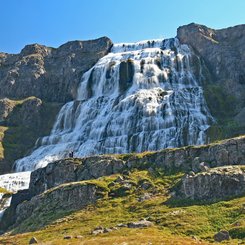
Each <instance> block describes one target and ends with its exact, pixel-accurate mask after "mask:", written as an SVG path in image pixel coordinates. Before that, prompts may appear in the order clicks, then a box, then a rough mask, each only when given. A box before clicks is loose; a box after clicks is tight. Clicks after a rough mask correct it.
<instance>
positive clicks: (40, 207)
mask: <svg viewBox="0 0 245 245" xmlns="http://www.w3.org/2000/svg"><path fill="white" fill-rule="evenodd" d="M102 197H103V188H101V187H98V186H96V185H95V184H89V183H84V182H76V183H69V184H64V185H60V186H59V187H56V188H54V189H51V190H49V191H47V192H44V193H43V194H41V195H38V196H35V197H33V198H32V199H31V200H30V201H26V202H23V203H21V204H19V205H18V206H17V208H16V217H17V219H16V221H15V223H16V224H18V223H21V222H23V220H25V219H27V218H29V217H30V216H32V217H35V215H38V213H39V212H45V213H46V214H48V213H49V212H52V213H53V212H55V211H57V210H64V211H65V212H68V211H71V210H78V209H80V208H82V207H85V206H87V205H88V204H93V203H95V201H96V200H97V199H99V198H102Z"/></svg>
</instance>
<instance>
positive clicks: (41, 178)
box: [29, 156, 125, 196]
mask: <svg viewBox="0 0 245 245" xmlns="http://www.w3.org/2000/svg"><path fill="white" fill-rule="evenodd" d="M124 168H125V162H124V161H122V160H120V159H116V158H115V157H112V156H94V157H87V158H82V159H64V160H59V161H56V162H53V163H50V164H48V165H47V167H45V168H40V169H37V170H35V171H34V172H32V173H31V180H30V188H29V190H30V193H31V195H32V196H34V195H37V194H39V193H42V192H44V191H45V190H47V189H50V188H52V187H55V186H58V185H60V184H63V183H68V182H75V181H81V180H89V179H97V178H99V177H102V176H108V175H112V174H115V173H120V172H122V171H123V169H124Z"/></svg>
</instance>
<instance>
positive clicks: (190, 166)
mask: <svg viewBox="0 0 245 245" xmlns="http://www.w3.org/2000/svg"><path fill="white" fill-rule="evenodd" d="M203 162H204V163H205V165H207V164H208V165H209V166H210V167H218V166H224V165H245V136H243V137H239V138H234V139H230V140H225V141H222V142H220V143H217V144H211V145H205V146H200V147H186V148H178V149H166V150H162V151H159V152H152V153H149V154H145V155H144V156H141V155H140V154H138V155H137V154H136V155H134V156H131V157H130V156H129V157H128V158H123V156H122V157H121V156H120V155H119V156H117V155H114V156H93V157H86V158H81V159H64V160H59V161H56V162H52V163H49V164H48V165H47V166H46V167H45V168H40V169H37V170H35V171H33V172H32V174H31V180H30V189H29V191H30V194H31V196H34V195H37V194H40V193H42V192H44V191H46V190H47V189H49V188H53V187H55V186H58V185H60V184H63V183H68V182H74V181H81V180H88V179H96V178H99V177H101V176H108V175H112V174H115V173H122V172H123V171H125V170H131V169H133V168H140V169H147V168H150V167H158V168H161V169H164V170H165V171H171V170H172V169H175V170H176V169H179V170H181V171H185V172H186V171H191V170H193V171H195V172H200V171H202V170H203Z"/></svg>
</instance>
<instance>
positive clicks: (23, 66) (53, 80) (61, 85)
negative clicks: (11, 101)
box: [0, 37, 112, 102]
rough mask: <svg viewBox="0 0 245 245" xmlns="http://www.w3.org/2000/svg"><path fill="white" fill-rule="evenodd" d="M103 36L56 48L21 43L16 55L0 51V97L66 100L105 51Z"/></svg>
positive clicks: (109, 43) (106, 46)
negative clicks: (22, 45) (20, 49)
mask: <svg viewBox="0 0 245 245" xmlns="http://www.w3.org/2000/svg"><path fill="white" fill-rule="evenodd" d="M111 46H112V42H111V40H110V39H108V38H107V37H102V38H99V39H96V40H91V41H73V42H68V43H66V44H64V45H62V46H60V47H59V48H57V49H55V48H49V47H46V46H42V45H39V44H32V45H27V46H25V47H24V48H23V49H22V51H21V52H20V54H15V55H14V54H6V53H0V98H1V97H2V98H3V97H8V98H18V99H23V98H26V97H29V96H36V97H38V98H40V99H44V100H46V101H55V102H66V101H68V100H71V99H72V98H74V96H76V95H75V94H74V93H75V91H76V87H77V85H78V82H79V80H80V78H81V75H82V74H83V73H84V72H85V71H86V70H88V69H89V68H91V67H92V65H94V64H95V63H96V62H97V61H98V59H99V58H101V57H103V56H104V55H105V54H107V53H108V51H109V49H110V47H111Z"/></svg>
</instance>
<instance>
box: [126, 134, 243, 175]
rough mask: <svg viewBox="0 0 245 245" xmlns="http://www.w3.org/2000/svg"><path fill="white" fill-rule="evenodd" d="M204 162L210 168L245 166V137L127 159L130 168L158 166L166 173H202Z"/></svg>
mask: <svg viewBox="0 0 245 245" xmlns="http://www.w3.org/2000/svg"><path fill="white" fill-rule="evenodd" d="M203 162H204V163H205V164H206V165H209V167H218V166H224V165H245V136H241V137H237V138H233V139H229V140H224V141H221V142H219V143H215V144H209V145H202V146H189V147H183V148H176V149H165V150H162V151H158V152H152V153H149V154H145V155H143V156H141V155H140V154H139V155H135V156H132V157H131V158H128V159H127V166H128V167H129V168H134V167H135V168H137V167H139V166H141V167H142V166H145V167H152V166H156V167H159V168H161V169H164V170H165V171H171V170H176V169H179V170H180V171H191V170H194V171H195V172H198V171H201V168H202V165H203Z"/></svg>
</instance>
